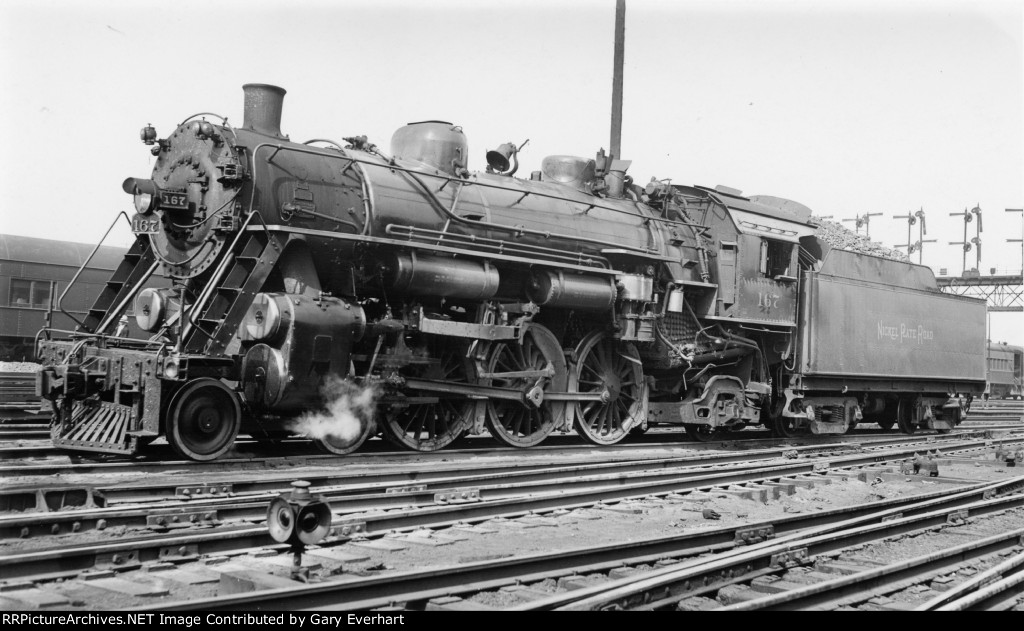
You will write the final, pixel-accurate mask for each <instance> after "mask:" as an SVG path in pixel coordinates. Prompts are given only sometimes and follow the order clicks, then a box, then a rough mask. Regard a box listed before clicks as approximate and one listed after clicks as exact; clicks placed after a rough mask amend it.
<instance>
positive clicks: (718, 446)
mask: <svg viewBox="0 0 1024 631" xmlns="http://www.w3.org/2000/svg"><path fill="white" fill-rule="evenodd" d="M1000 429H1002V428H1000ZM1008 429H1013V428H1012V427H1011V428H1008ZM991 435H992V434H991V432H990V431H989V429H987V428H986V429H981V428H979V429H976V430H975V429H972V430H965V431H960V432H956V433H953V434H946V435H937V434H915V435H911V436H908V435H905V434H900V433H888V434H880V433H877V432H865V433H856V434H847V435H839V436H806V437H802V438H799V439H777V438H764V439H749V440H748V439H745V440H742V441H737V440H727V441H719V442H710V443H699V442H683V443H680V442H679V437H678V435H676V434H672V435H661V438H660V439H659V438H658V435H657V434H653V435H651V434H648V435H645V436H642V437H640V438H642V439H643V440H641V441H637V442H629V443H620V444H618V445H616V446H615V447H614V449H615V450H616V452H632V451H636V452H643V451H657V450H662V449H672V450H678V449H680V448H682V449H686V450H688V451H700V452H703V451H720V450H722V449H737V450H743V451H753V450H758V449H777V450H779V451H780V452H781V451H784V450H788V449H792V448H794V447H797V448H798V447H801V446H810V447H815V448H827V447H828V446H829V445H843V444H857V443H862V444H865V445H879V446H880V445H886V444H893V445H896V444H902V443H906V442H918V441H922V440H924V441H928V440H944V439H948V438H951V437H957V436H961V437H962V436H991ZM553 438H554V440H551V441H550V444H545V445H540V446H537V447H533V448H531V449H528V450H517V449H513V448H509V447H496V446H495V445H494V444H493V442H492V441H490V439H488V438H486V437H480V438H474V439H470V440H465V439H464V440H463V442H462V443H461V444H459V445H456V446H454V447H452V448H449V449H446V450H444V451H443V452H438V453H418V454H410V453H409V452H407V451H388V450H389V449H393V448H391V447H390V445H389V444H388V443H386V442H384V441H378V440H373V441H369V442H368V443H367V446H368V447H367V446H364V449H363V450H360V451H359V452H356V453H353V454H348V455H346V456H340V457H339V456H336V455H327V454H322V453H320V452H317V451H315V450H314V449H313V447H312V446H311V445H310V443H309V441H306V440H303V439H293V440H286V441H281V442H279V443H278V444H277V445H275V446H274V447H273V450H274V452H275V453H276V454H277V455H275V456H260V455H258V454H259V452H260V451H262V450H265V449H269V448H267V447H265V446H263V445H261V444H260V443H258V442H256V441H244V440H243V441H240V442H239V443H238V444H237V446H236V449H235V451H234V456H232V454H231V453H229V454H228V456H227V457H224V458H220V459H218V460H216V461H214V462H207V463H202V462H194V461H190V460H178V459H176V458H177V457H176V456H173V455H172V454H171V453H170V451H169V449H168V450H167V451H166V455H167V459H162V458H161V456H163V455H164V452H160V451H158V452H157V454H156V455H154V456H150V457H139V458H136V459H131V460H128V459H124V458H119V457H112V458H108V457H103V456H101V457H99V458H95V459H94V458H83V457H81V456H79V455H77V454H75V455H71V456H69V455H68V454H66V452H61V451H60V450H57V449H55V448H54V447H53V446H52V445H49V444H37V445H19V446H13V447H0V462H8V463H11V464H7V465H0V475H3V476H6V477H14V476H19V477H20V476H33V475H37V476H47V475H60V474H91V473H106V472H117V471H123V472H132V471H135V470H142V471H146V472H147V473H158V472H161V471H175V472H181V471H182V470H186V471H188V472H194V473H196V474H206V473H217V472H223V471H232V470H237V469H252V468H273V467H276V466H289V467H295V466H318V465H324V466H332V465H336V464H338V463H339V462H340V463H344V464H345V465H353V464H361V463H364V462H366V463H368V462H373V463H379V462H380V461H381V460H382V459H390V458H395V459H399V460H402V461H409V462H414V463H422V462H432V461H445V460H449V459H455V458H461V457H466V456H478V455H484V456H486V455H500V454H507V453H515V454H516V456H517V457H518V458H521V459H523V460H524V461H526V460H531V459H544V458H548V457H551V456H552V455H553V454H558V455H562V454H564V453H566V451H568V452H579V453H590V452H592V451H593V449H594V448H593V445H591V444H590V443H584V442H582V441H580V440H579V439H577V438H576V437H574V436H556V437H553ZM666 439H667V442H666ZM156 447H160V445H157V446H156ZM604 449H605V453H606V455H607V454H609V453H610V452H609V451H608V448H604ZM247 450H252V452H253V453H252V455H247V456H242V455H241V454H243V453H245V451H247ZM282 452H283V453H282ZM37 459H50V461H48V462H39V461H38V460H37ZM65 459H69V460H70V462H67V461H65Z"/></svg>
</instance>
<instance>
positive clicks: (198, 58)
mask: <svg viewBox="0 0 1024 631" xmlns="http://www.w3.org/2000/svg"><path fill="white" fill-rule="evenodd" d="M1021 6H1022V4H1021V3H1020V2H1018V1H1015V0H1014V1H1005V2H1003V1H970V2H967V1H955V2H936V1H921V2H918V1H910V0H904V1H902V2H868V1H865V0H848V1H846V2H828V1H788V2H781V1H772V0H767V1H764V0H762V1H758V2H736V1H723V0H715V1H714V2H697V1H688V0H674V1H672V2H658V1H654V0H627V16H626V66H625V96H624V122H623V140H622V152H623V156H622V157H623V158H625V159H630V160H633V165H632V168H631V170H630V173H631V175H633V177H634V178H635V179H636V181H637V182H638V183H642V182H646V181H648V180H649V179H650V178H651V177H657V178H658V179H662V178H672V179H673V181H675V182H677V183H683V184H703V185H708V186H714V185H716V184H725V185H728V186H732V187H734V188H738V189H740V190H742V191H743V192H744V193H745V194H767V195H775V196H779V197H786V198H790V199H794V200H796V201H799V202H801V203H803V204H805V205H807V206H809V207H811V208H812V209H813V210H814V212H815V213H816V214H818V215H822V216H824V215H832V216H833V217H834V218H836V219H843V218H853V217H854V216H856V215H857V214H863V213H866V212H871V213H876V212H877V213H882V215H881V216H878V217H872V218H871V237H872V238H873V239H875V240H877V241H881V242H882V243H885V244H886V245H889V246H894V245H896V244H901V243H906V242H907V232H906V229H907V224H906V222H905V221H904V220H896V219H893V218H892V217H893V216H894V215H901V214H902V215H905V214H907V213H908V212H913V211H916V210H918V209H919V208H923V209H924V211H925V213H926V215H927V221H928V224H927V225H928V234H927V235H926V237H925V238H927V239H936V240H937V243H935V244H926V246H925V251H924V263H925V264H927V265H930V266H932V267H933V268H934V269H936V271H938V270H939V269H940V268H946V269H948V271H949V272H950V273H954V274H956V273H959V272H960V271H961V269H962V256H961V255H962V250H961V249H960V248H959V246H955V245H949V244H948V243H949V242H950V241H961V240H962V239H963V227H964V224H963V221H962V220H961V219H960V218H958V217H950V216H949V214H950V213H953V212H961V211H963V210H964V209H967V208H972V207H974V206H975V205H980V207H981V208H982V210H983V217H984V223H983V227H984V232H983V233H982V235H981V236H982V241H983V250H982V255H983V256H982V260H981V269H982V270H983V271H984V272H985V273H987V272H988V270H989V269H990V268H993V267H994V268H997V269H998V270H1011V269H1017V270H1019V269H1020V268H1021V249H1020V245H1019V244H1007V243H1006V242H1005V240H1006V239H1007V238H1020V237H1021V232H1022V225H1021V220H1022V216H1021V214H1009V213H1006V212H1004V210H1005V209H1006V208H1020V207H1021V206H1022V205H1024V17H1022V9H1021ZM614 15H615V2H614V0H576V1H569V0H560V1H547V2H524V1H518V0H504V1H500V2H499V1H495V2H491V1H479V0H477V1H472V2H471V1H468V0H466V1H454V0H448V1H437V0H435V1H432V2H413V1H412V0H405V1H396V0H374V1H372V2H371V1H369V0H350V1H335V2H327V1H320V2H308V1H307V2H284V1H283V0H282V1H277V0H274V1H271V0H261V1H253V0H249V1H245V2H242V1H239V2H234V1H229V2H224V1H221V2H213V1H203V2H193V1H182V0H174V1H160V2H156V1H146V0H134V1H131V2H127V1H125V2H114V1H110V0H97V1H92V2H72V1H71V0H50V1H46V0H31V1H21V0H0V73H2V79H3V83H2V85H3V90H2V91H0V114H2V120H5V121H7V124H8V129H7V133H5V134H4V136H5V138H4V141H3V142H2V143H0V169H2V171H0V172H2V174H3V175H2V178H0V186H2V190H0V195H2V199H3V207H2V210H0V232H4V233H7V234H20V235H29V236H37V237H47V238H55V239H65V240H74V241H82V242H94V241H95V240H97V239H98V238H99V237H100V236H101V235H102V233H103V232H104V230H105V229H106V227H107V225H109V223H110V221H111V220H112V218H113V216H114V215H115V214H116V212H117V211H119V210H129V209H131V200H130V198H129V197H128V196H127V195H125V194H124V193H123V192H122V191H121V186H120V185H121V181H122V180H123V179H124V178H125V177H127V176H129V175H133V176H147V175H148V174H149V172H150V170H151V169H152V158H151V156H150V154H149V151H148V147H145V146H143V145H142V143H141V142H140V141H139V139H138V132H139V129H140V128H141V127H142V126H143V125H145V124H147V123H152V124H153V125H154V126H155V127H156V129H157V131H158V133H159V134H160V135H161V136H165V135H167V134H169V133H170V132H171V131H172V130H173V128H174V126H175V125H176V124H177V123H179V122H181V121H182V120H183V119H185V118H186V117H187V116H190V115H192V114H194V113H198V112H214V113H217V114H221V115H224V116H227V117H228V118H229V119H230V120H231V121H232V122H235V123H240V122H241V118H242V90H241V86H242V84H243V83H248V82H261V83H272V84H276V85H280V86H282V87H284V88H285V89H287V90H288V95H287V96H286V97H285V103H284V116H283V123H282V129H283V131H284V132H285V133H286V134H289V135H290V136H291V138H292V139H293V140H298V141H303V140H306V139H309V138H333V139H336V140H340V139H341V138H342V137H343V136H350V135H357V134H366V135H368V136H369V137H370V139H371V141H374V142H376V143H378V144H380V145H382V146H384V147H387V146H388V144H389V142H390V138H391V134H392V133H393V132H394V130H395V129H397V128H398V127H400V126H401V125H404V124H405V123H408V122H411V121H417V120H426V119H442V120H449V121H452V122H453V123H455V124H458V125H461V126H462V127H463V128H464V129H465V131H466V134H467V137H468V139H469V143H470V156H471V162H470V168H472V169H482V168H483V167H484V166H485V162H484V159H483V158H484V153H485V151H486V149H488V148H492V147H495V146H496V145H498V144H501V143H503V142H507V141H514V142H516V143H522V142H523V141H524V140H526V139H527V138H529V139H530V143H529V145H527V147H526V149H525V150H524V152H523V154H522V156H521V158H522V167H521V172H523V173H529V172H530V171H531V170H536V169H539V168H540V162H541V160H542V159H543V157H544V156H546V155H550V154H575V155H583V156H592V155H593V154H594V152H595V151H597V150H598V149H599V148H601V147H604V148H607V147H608V145H609V119H610V108H611V106H610V102H611V73H612V45H613V29H614ZM846 225H852V224H846ZM975 225H976V224H975V223H971V224H970V225H969V229H970V232H969V234H968V238H971V237H974V236H975ZM129 239H130V235H128V234H127V232H126V231H125V232H124V233H121V234H119V235H118V236H117V237H115V243H118V244H126V243H127V242H128V240H129ZM917 239H918V234H917V227H916V226H915V227H914V232H913V235H912V238H911V240H912V241H916V240H917ZM974 257H975V252H974V251H973V250H972V251H971V252H970V253H969V254H968V267H973V266H974V265H975V258H974ZM914 260H915V261H916V260H917V257H916V254H915V256H914ZM992 324H993V331H992V337H993V338H994V339H996V340H1006V341H1010V342H1011V343H1015V344H1019V345H1024V314H1020V313H1016V314H994V315H993V316H992Z"/></svg>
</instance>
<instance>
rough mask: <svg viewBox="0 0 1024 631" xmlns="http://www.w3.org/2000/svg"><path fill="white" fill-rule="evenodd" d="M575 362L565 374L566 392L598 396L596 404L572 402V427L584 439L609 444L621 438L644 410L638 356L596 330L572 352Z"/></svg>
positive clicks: (631, 349) (630, 345) (625, 346)
mask: <svg viewBox="0 0 1024 631" xmlns="http://www.w3.org/2000/svg"><path fill="white" fill-rule="evenodd" d="M576 357H577V363H576V367H575V369H574V370H573V371H572V372H571V373H570V375H569V392H581V393H584V394H600V395H601V400H600V401H579V402H577V403H575V404H574V405H575V406H576V410H575V411H576V414H575V423H574V425H575V427H576V432H577V433H579V435H580V436H582V437H583V438H584V439H585V440H587V441H589V442H592V443H594V444H597V445H613V444H615V443H617V442H619V441H620V440H622V439H623V438H625V437H626V436H627V435H628V434H629V433H630V430H631V429H632V428H633V427H634V426H639V425H640V422H639V421H640V418H641V416H642V415H643V414H644V412H645V411H646V410H645V407H646V403H647V401H646V397H645V396H644V395H645V392H646V390H645V388H644V372H643V367H642V365H641V363H640V353H638V352H637V350H636V347H635V346H633V345H632V344H623V345H621V346H620V345H618V344H616V342H615V340H613V339H612V338H610V337H608V336H607V335H606V334H605V333H602V332H600V331H598V332H595V333H592V334H590V335H588V336H587V337H586V338H584V339H583V341H582V342H580V345H579V346H578V347H577V349H576Z"/></svg>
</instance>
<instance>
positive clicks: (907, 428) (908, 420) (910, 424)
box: [896, 399, 917, 434]
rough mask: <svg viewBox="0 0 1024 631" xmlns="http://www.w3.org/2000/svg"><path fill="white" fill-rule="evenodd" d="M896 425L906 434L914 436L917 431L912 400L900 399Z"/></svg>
mask: <svg viewBox="0 0 1024 631" xmlns="http://www.w3.org/2000/svg"><path fill="white" fill-rule="evenodd" d="M896 425H897V426H899V428H900V431H901V432H903V433H904V434H913V433H914V430H915V429H917V428H916V427H915V426H914V402H913V401H912V400H910V399H900V404H899V406H898V407H897V408H896Z"/></svg>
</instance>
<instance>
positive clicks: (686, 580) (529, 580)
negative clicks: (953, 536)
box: [143, 477, 1024, 613]
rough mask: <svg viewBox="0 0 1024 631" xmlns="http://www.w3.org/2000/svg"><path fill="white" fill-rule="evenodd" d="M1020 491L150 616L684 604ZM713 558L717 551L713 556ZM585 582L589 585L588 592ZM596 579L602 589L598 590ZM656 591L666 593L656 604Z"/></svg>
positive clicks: (194, 604) (225, 577)
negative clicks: (480, 598)
mask: <svg viewBox="0 0 1024 631" xmlns="http://www.w3.org/2000/svg"><path fill="white" fill-rule="evenodd" d="M1022 487H1024V477H1018V478H1014V479H1012V480H1008V481H1005V482H1000V483H996V484H982V485H975V486H973V487H971V488H970V489H966V490H960V489H957V490H955V491H950V492H944V493H936V494H933V495H932V496H931V497H927V498H920V497H918V498H904V499H900V500H889V501H886V502H875V503H871V504H865V505H861V506H856V507H848V508H844V509H834V510H831V511H825V512H822V513H816V514H811V515H796V516H792V517H789V518H785V519H781V520H775V521H773V522H771V523H761V524H754V525H751V526H749V527H745V528H742V529H736V528H735V527H728V528H715V529H709V530H705V531H702V532H692V533H688V534H684V535H678V536H667V537H655V538H646V539H642V540H635V541H629V542H619V543H616V544H614V545H603V546H588V547H581V548H575V549H570V550H561V551H558V552H557V553H553V554H537V555H526V556H521V557H514V558H509V559H498V560H486V561H479V562H475V563H464V564H459V565H454V566H449V567H445V568H439V569H438V568H435V569H431V570H425V571H422V570H418V571H408V572H398V573H389V574H387V575H381V576H376V575H374V576H356V575H351V574H350V575H342V576H337V575H335V576H329V577H328V578H327V580H325V582H322V583H319V584H298V583H292V584H291V585H286V586H285V585H281V586H273V587H270V588H266V589H260V590H258V591H255V592H251V593H242V594H230V595H223V596H218V597H213V598H203V599H195V600H190V601H180V600H179V601H178V602H160V603H159V604H154V605H151V606H150V607H143V609H151V608H152V609H160V610H164V611H187V610H196V609H201V610H232V609H242V608H254V607H255V608H259V609H266V610H271V611H273V610H286V609H287V610H295V609H338V610H350V611H351V610H372V609H388V610H390V612H392V613H393V612H394V611H396V610H399V609H403V608H407V609H424V608H426V609H478V608H491V607H487V606H484V605H479V604H476V603H474V602H473V601H471V600H468V599H469V598H470V597H474V596H477V595H479V594H481V593H482V592H488V591H490V592H504V593H505V594H507V595H511V596H512V597H514V598H522V599H524V600H528V601H532V602H528V603H526V604H523V605H519V606H517V607H511V608H513V609H532V610H548V609H556V608H560V609H594V608H598V609H607V608H632V607H634V606H635V605H637V604H639V605H640V606H641V607H645V608H657V607H656V606H654V605H661V606H677V604H678V603H679V602H681V601H682V600H684V599H686V598H693V597H695V595H699V594H702V593H711V592H712V590H720V589H723V588H725V587H728V586H729V585H735V584H737V583H741V582H743V581H750V580H754V579H757V578H758V577H762V576H768V575H771V574H773V573H775V572H778V571H779V570H780V569H782V566H783V565H785V564H790V563H792V564H796V563H800V562H803V561H806V560H810V559H813V558H814V557H815V556H822V555H825V554H832V553H835V552H836V551H837V550H842V549H844V548H848V547H850V546H853V545H862V544H863V543H865V542H877V541H878V540H879V539H880V538H884V537H894V536H904V535H907V534H911V533H915V532H920V531H922V529H936V528H949V527H956V524H960V523H963V522H965V521H967V520H971V519H978V518H980V517H983V516H986V515H994V514H997V513H1002V512H1004V511H1018V513H1017V514H1016V515H1014V516H1013V517H1012V519H1016V520H1018V521H1019V517H1020V514H1019V511H1020V510H1021V509H1022V508H1024V495H1022V494H1021V493H1020V489H1021V488H1022ZM570 515H571V514H570ZM556 527H558V526H556ZM751 534H753V535H754V536H750V535H751ZM1014 534H1015V533H1011V534H1009V535H1007V536H1005V537H1003V539H1004V540H1005V541H1011V542H1012V541H1015V540H1016V542H1019V535H1017V536H1016V539H1014ZM990 543H991V542H990V541H987V540H985V541H982V542H980V543H979V545H978V546H976V547H978V548H983V547H985V548H986V549H991V548H990V547H987V546H989V545H990ZM339 552H340V551H339ZM709 553H713V554H711V556H706V555H708V554H709ZM312 554H314V555H319V556H318V558H319V559H323V560H325V561H324V562H325V563H326V562H327V561H326V560H328V559H330V558H331V557H332V556H334V557H339V554H338V553H334V554H332V553H331V550H330V549H328V551H327V552H316V551H314V552H313V553H312ZM342 554H343V553H342ZM701 555H705V556H701ZM235 565H236V567H234V568H231V569H228V568H224V571H223V572H222V573H221V576H220V578H219V582H220V584H221V585H224V584H233V583H237V581H238V578H239V575H244V573H245V571H246V570H244V569H238V567H239V566H241V563H240V561H239V562H235ZM213 567H216V566H213ZM641 567H643V568H646V571H645V570H644V569H640V568H641ZM185 571H194V570H185ZM152 574H155V575H156V576H159V574H158V573H152ZM588 579H589V581H590V582H591V586H589V587H580V585H581V584H585V583H586V582H587V580H588ZM594 581H598V582H599V584H597V585H593V582H594ZM550 585H559V586H561V588H562V589H565V590H567V591H566V592H565V593H557V594H551V593H547V594H545V592H544V591H542V590H545V589H550ZM573 588H575V589H573ZM666 590H667V591H666ZM652 591H653V592H656V593H659V594H669V595H668V596H666V597H662V598H660V599H658V600H655V601H652V600H651V599H650V598H651V593H652Z"/></svg>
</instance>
